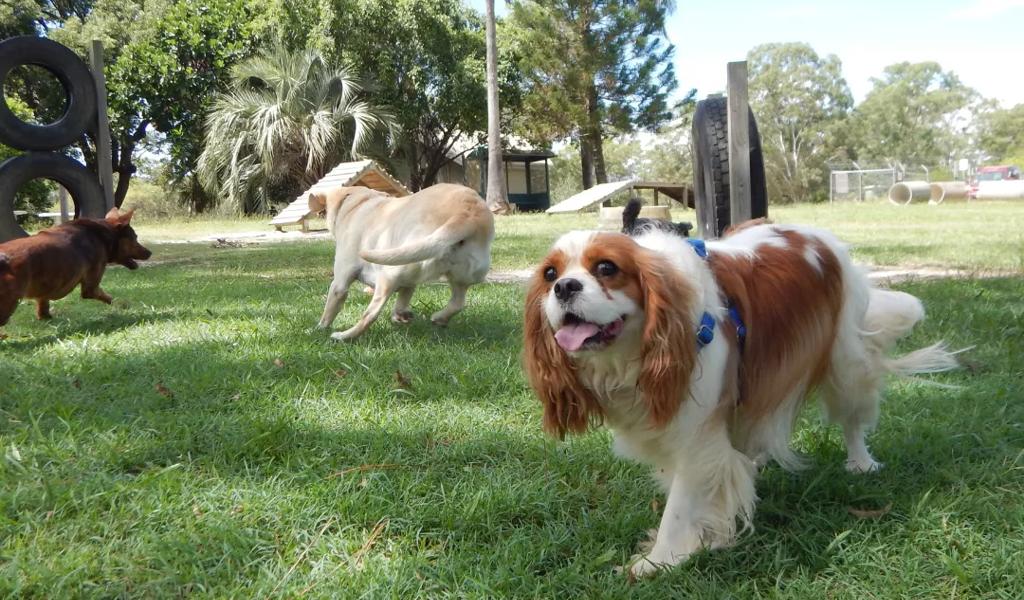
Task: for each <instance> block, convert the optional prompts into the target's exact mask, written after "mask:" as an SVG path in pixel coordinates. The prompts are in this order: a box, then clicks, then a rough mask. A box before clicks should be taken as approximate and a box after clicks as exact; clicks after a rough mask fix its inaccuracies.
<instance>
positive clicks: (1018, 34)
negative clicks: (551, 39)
mask: <svg viewBox="0 0 1024 600" xmlns="http://www.w3.org/2000/svg"><path fill="white" fill-rule="evenodd" d="M468 1H469V4H470V5H471V6H473V7H474V8H477V9H478V10H480V11H481V12H483V10H484V0H468ZM495 5H496V11H497V13H498V15H502V14H505V12H506V9H505V2H504V0H495ZM666 29H667V31H668V37H669V40H670V41H671V42H672V43H673V44H675V48H676V51H675V67H676V78H677V79H678V80H679V89H678V91H677V94H678V95H681V94H683V93H685V92H686V91H688V90H689V89H691V88H697V95H698V98H703V97H705V96H707V95H708V94H709V93H715V92H719V91H723V90H724V89H725V65H726V63H727V62H729V61H733V60H743V59H744V58H745V57H746V54H747V51H748V50H750V49H751V48H752V47H754V46H756V45H758V44H763V43H769V42H807V43H809V44H810V45H811V46H812V47H813V48H814V50H815V51H816V52H817V53H818V54H819V55H827V54H835V55H836V56H838V57H839V59H840V60H841V61H842V63H843V74H844V75H845V77H846V81H847V83H848V84H849V86H850V90H851V91H852V92H853V96H854V99H855V100H856V101H858V102H859V101H861V100H863V99H864V96H865V95H866V94H867V93H868V92H869V91H870V90H871V78H872V77H878V76H880V75H881V73H882V70H883V69H884V68H885V66H886V65H890V64H893V63H897V62H902V61H910V62H921V61H926V60H930V61H935V62H938V63H939V64H940V65H942V68H943V69H946V70H952V71H953V72H955V73H956V74H957V75H958V76H959V77H960V79H961V80H962V81H963V82H964V83H966V84H967V85H969V86H971V87H973V88H974V89H975V90H977V91H978V92H979V93H981V94H982V95H983V96H985V97H987V98H994V99H996V100H998V101H999V102H1000V103H1001V104H1002V105H1003V106H1004V107H1009V106H1013V105H1015V104H1019V103H1024V0H930V1H924V0H846V1H844V2H837V1H833V0H817V1H811V0H761V1H756V0H719V1H717V2H716V1H708V0H676V10H675V12H674V13H673V14H672V15H671V16H670V17H669V20H668V24H667V26H666ZM499 43H500V40H499Z"/></svg>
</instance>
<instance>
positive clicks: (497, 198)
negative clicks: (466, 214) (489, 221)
mask: <svg viewBox="0 0 1024 600" xmlns="http://www.w3.org/2000/svg"><path fill="white" fill-rule="evenodd" d="M486 2H487V14H486V15H485V18H486V19H487V206H488V207H490V209H491V211H492V212H495V213H498V214H505V213H507V212H509V210H510V207H509V205H508V195H507V194H506V190H505V177H504V175H505V169H504V166H505V163H504V161H503V160H502V151H501V104H500V103H499V99H498V40H497V37H498V36H497V31H496V29H497V23H496V22H495V18H494V0H486Z"/></svg>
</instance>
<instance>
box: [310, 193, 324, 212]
mask: <svg viewBox="0 0 1024 600" xmlns="http://www.w3.org/2000/svg"><path fill="white" fill-rule="evenodd" d="M325 210H327V196H324V195H323V194H318V193H316V192H310V193H309V212H311V213H314V214H320V213H322V212H324V211H325Z"/></svg>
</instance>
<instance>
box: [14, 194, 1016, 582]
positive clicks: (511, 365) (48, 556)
mask: <svg viewBox="0 0 1024 600" xmlns="http://www.w3.org/2000/svg"><path fill="white" fill-rule="evenodd" d="M913 208H916V207H913ZM790 210H791V211H792V212H790V211H787V210H779V211H778V214H777V216H778V217H780V220H782V219H781V218H782V217H786V218H788V217H789V216H790V215H791V214H792V215H796V214H798V212H799V211H804V214H803V215H802V216H808V215H809V216H810V217H811V218H812V219H813V217H814V213H815V211H817V210H819V209H809V208H799V209H790ZM821 210H824V209H823V208H822V209H821ZM843 210H847V209H843ZM849 210H851V211H852V209H849ZM1000 211H1002V213H1008V212H1009V207H1001V208H1000ZM821 218H822V219H824V218H825V217H821ZM587 219H592V217H586V216H585V217H582V218H580V217H558V218H551V219H547V218H545V217H539V218H538V217H514V218H511V219H502V220H500V221H499V223H500V226H499V227H500V236H499V239H498V241H497V243H496V245H495V263H496V265H498V266H500V267H502V268H525V267H528V266H529V265H530V264H532V263H533V262H534V261H535V260H536V259H537V257H538V256H539V255H540V253H542V252H543V251H544V249H545V247H546V245H547V244H548V243H549V242H550V239H553V238H554V237H555V236H556V235H557V233H559V232H560V231H562V230H564V229H568V228H570V227H575V226H586V225H587V223H586V221H587ZM999 220H1001V222H1000V223H999V225H998V226H999V227H1005V222H1006V221H1007V220H1009V217H1007V216H1006V215H1005V214H1003V215H1002V216H1001V217H1000V218H999ZM538 222H539V223H541V226H540V227H537V226H536V224H537V223H538ZM145 227H146V226H145V225H143V226H142V228H143V231H145ZM844 227H848V228H850V230H851V231H855V230H856V227H855V226H854V225H853V224H851V223H848V222H843V223H840V224H839V227H837V228H838V229H842V228H844ZM940 234H941V232H937V233H936V234H935V235H936V236H937V237H938V236H939V235H940ZM947 237H949V238H953V239H955V238H956V236H954V235H949V236H947ZM977 240H978V241H979V242H984V241H985V240H984V239H982V236H977ZM884 243H886V244H888V243H890V242H884ZM964 245H965V246H967V245H969V244H966V243H965V244H964ZM155 249H156V254H155V256H154V260H157V261H159V262H158V263H157V264H154V265H152V266H147V267H146V268H143V269H141V270H139V271H136V272H128V271H127V270H125V269H121V268H115V269H111V271H110V272H109V273H108V275H107V277H106V280H105V285H104V287H105V289H107V291H108V292H110V293H111V294H112V295H113V296H114V297H115V298H116V301H115V304H114V306H112V307H108V306H104V305H101V304H99V303H95V302H84V301H80V300H77V299H68V300H64V301H61V302H57V303H55V305H54V313H55V315H56V318H55V319H54V320H53V321H51V322H47V323H40V322H36V321H34V320H33V319H32V311H31V308H30V306H28V305H24V306H22V307H21V309H19V312H18V313H17V314H16V315H15V317H14V319H13V321H12V323H11V324H10V325H8V326H7V327H6V328H5V333H6V334H7V336H8V337H7V339H5V340H2V341H0V361H2V362H0V447H2V449H3V452H4V458H3V459H2V460H0V595H4V596H9V597H45V598H56V597H81V596H89V597H112V596H143V597H166V596H180V595H187V594H194V595H199V596H208V597H274V596H276V597H297V596H300V595H303V596H307V597H346V598H349V597H351V598H354V597H371V598H377V597H395V598H407V597H413V596H420V597H460V598H461V597H475V598H496V597H527V598H562V597H607V598H621V597H627V596H629V597H639V598H664V597H707V598H717V597H737V598H755V597H786V598H823V597H828V598H858V599H859V598H870V597H885V598H940V597H941V598H949V597H962V598H1020V597H1024V536H1022V535H1021V527H1022V523H1024V506H1022V504H1021V502H1020V499H1021V498H1022V497H1024V454H1022V449H1024V402H1022V398H1021V383H1022V379H1024V376H1022V374H1021V369H1020V365H1021V364H1022V358H1024V357H1022V350H1024V332H1022V329H1021V324H1020V323H1021V322H1022V318H1024V301H1022V300H1021V297H1022V295H1024V278H1020V277H1011V278H999V279H980V280H943V281H933V282H917V283H912V284H905V285H902V286H900V288H901V289H904V290H906V291H909V292H912V293H914V294H917V295H919V296H921V297H922V298H923V299H924V301H925V303H926V305H927V306H928V308H929V311H930V318H929V319H928V320H926V321H925V322H924V323H923V325H922V327H920V328H919V330H918V331H916V332H915V334H914V335H913V336H912V338H911V339H909V340H907V342H906V344H905V348H906V349H910V348H913V347H917V346H920V345H923V344H927V343H931V342H933V341H935V340H938V339H940V338H945V339H948V340H949V341H951V342H952V343H953V344H954V345H955V346H966V345H977V348H976V349H975V350H973V351H972V352H971V353H970V360H971V364H972V368H971V369H967V370H964V371H962V372H958V373H954V374H947V375H943V376H939V377H936V379H937V380H939V381H941V382H944V383H950V384H955V385H959V386H961V387H959V388H958V389H953V390H950V389H942V388H937V387H934V386H927V385H923V384H921V383H917V382H896V383H894V384H893V385H892V386H891V388H890V391H889V393H888V398H887V402H886V405H885V407H884V410H883V418H882V422H881V425H880V429H879V431H878V433H877V434H875V435H874V436H873V437H872V445H873V449H874V450H875V453H876V455H877V457H878V458H879V459H880V460H882V461H884V462H885V463H886V468H885V469H884V470H883V471H882V472H881V473H879V474H877V475H871V476H861V477H858V476H852V475H848V474H847V473H846V472H845V471H844V470H843V469H842V459H843V457H844V451H843V449H842V443H841V440H840V436H839V434H838V432H837V431H836V430H835V429H832V428H826V427H824V426H822V425H821V424H820V423H819V421H818V419H817V412H816V410H813V409H812V410H810V411H808V413H807V414H806V415H805V416H804V417H803V418H802V419H801V426H800V428H799V431H798V433H797V435H796V437H795V440H794V444H795V445H796V447H797V448H799V449H800V450H801V451H803V452H805V453H806V454H807V455H808V457H809V460H810V463H811V467H810V468H809V469H808V470H807V471H805V472H801V473H798V474H789V473H785V472H783V471H780V470H779V469H777V468H775V467H772V468H769V469H768V470H767V471H766V472H765V473H764V474H763V476H762V477H761V478H760V480H759V482H758V494H759V496H760V497H761V501H760V504H759V507H758V512H757V515H756V518H755V528H756V529H755V531H754V532H753V533H751V534H749V535H746V536H744V537H742V538H741V539H740V541H739V542H738V544H737V545H736V546H735V547H734V548H731V549H728V550H723V551H716V552H712V553H706V554H702V555H699V556H698V557H696V558H695V559H694V560H692V561H691V562H689V563H687V564H686V565H684V566H682V567H680V568H678V569H675V570H673V571H671V572H668V573H665V574H663V575H661V576H659V577H657V578H655V579H653V580H650V581H643V582H640V583H638V584H635V585H632V586H631V585H630V584H629V583H628V582H627V581H626V580H625V579H624V578H622V577H621V576H617V575H615V574H614V573H613V572H612V567H613V566H615V565H618V564H621V563H623V562H624V561H625V560H627V559H628V557H629V556H630V554H631V553H632V552H634V551H635V550H636V547H637V543H638V542H639V541H640V540H641V539H642V538H643V531H644V530H645V529H647V528H650V527H655V526H656V525H657V520H658V514H657V513H656V512H655V511H654V510H653V508H652V501H654V500H658V502H661V501H662V500H663V499H662V498H661V496H660V494H659V493H658V492H657V490H656V488H655V486H654V484H653V483H652V482H651V481H650V479H649V478H648V476H647V474H646V471H645V469H644V468H642V467H640V466H637V465H633V464H631V463H628V462H625V461H622V460H619V459H617V458H615V457H614V456H613V455H612V453H611V451H610V448H609V436H608V434H607V433H606V432H596V433H591V434H588V435H586V436H582V437H578V438H575V439H572V440H570V441H568V442H567V443H564V444H559V443H555V442H553V441H551V440H549V439H547V438H545V437H544V436H543V435H542V433H541V431H540V419H539V412H540V411H539V406H538V404H537V403H536V401H535V400H534V398H533V396H532V394H531V392H530V390H529V389H528V388H527V386H526V383H525V381H524V379H523V376H522V373H521V371H520V369H519V352H520V348H521V343H520V323H521V310H522V307H521V305H522V290H521V288H520V286H518V285H495V284H491V285H481V286H477V287H475V288H473V290H471V292H470V305H469V307H468V308H467V309H466V311H465V312H464V313H462V314H461V315H459V316H458V317H456V318H455V319H454V320H453V322H452V324H451V326H450V327H449V328H447V329H436V328H434V327H432V326H430V325H429V323H427V322H426V319H424V318H422V316H421V317H420V318H419V319H417V321H416V322H414V323H413V324H412V325H410V326H407V327H401V326H397V325H392V324H391V323H390V322H388V321H386V320H382V321H381V322H379V323H377V324H376V325H375V326H374V327H372V328H371V329H370V331H369V332H368V333H367V334H366V335H365V336H364V337H363V338H361V339H360V340H358V341H357V342H355V343H351V344H336V343H333V342H331V341H329V339H328V338H327V336H326V334H324V333H321V332H315V331H313V330H311V325H312V324H313V323H315V322H316V320H317V318H318V317H319V313H320V310H321V309H322V298H323V294H324V292H325V290H326V286H327V282H328V279H329V276H330V263H331V254H332V251H333V249H332V248H331V245H330V244H329V243H327V242H323V241H321V242H317V243H300V244H276V245H266V246H249V247H242V248H211V247H210V246H209V245H208V244H192V245H183V244H167V245H157V246H155ZM894 252H898V249H897V250H894ZM989 254H990V253H989V252H988V251H987V250H985V251H984V252H982V253H979V254H978V255H976V257H975V258H974V259H972V260H982V257H983V256H989ZM894 256H895V257H896V259H897V260H896V261H894V262H901V261H900V260H899V258H900V257H899V255H898V254H894ZM985 260H987V259H985ZM446 292H447V290H446V288H445V287H443V286H439V285H435V286H426V287H424V288H421V290H420V291H418V292H417V295H416V298H415V300H414V306H413V308H414V310H415V311H416V312H417V314H418V315H424V314H429V313H430V312H432V311H434V310H437V309H438V308H440V307H441V306H443V305H444V303H445V302H446V299H447V296H446ZM366 302H367V297H366V296H365V295H364V294H362V293H361V292H359V291H358V290H357V289H355V288H354V290H353V293H352V294H351V296H350V300H349V304H348V306H346V308H345V310H344V311H343V312H342V314H341V315H340V316H339V319H338V322H337V323H336V325H337V326H342V325H346V324H350V323H352V322H353V321H354V320H355V318H356V317H357V316H358V314H359V313H360V311H361V310H362V308H363V307H364V306H365V305H366ZM890 504H891V510H890V511H889V512H888V513H887V514H885V515H884V516H882V517H881V518H878V519H858V518H857V517H855V516H853V515H851V514H850V513H849V512H848V509H849V508H858V509H877V508H880V507H886V506H888V505H890Z"/></svg>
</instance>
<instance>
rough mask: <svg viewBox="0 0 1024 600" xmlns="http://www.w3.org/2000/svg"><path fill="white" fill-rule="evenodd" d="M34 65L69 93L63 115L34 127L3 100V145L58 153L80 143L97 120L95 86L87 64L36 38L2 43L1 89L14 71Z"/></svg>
mask: <svg viewBox="0 0 1024 600" xmlns="http://www.w3.org/2000/svg"><path fill="white" fill-rule="evenodd" d="M20 65H35V66H38V67H42V68H44V69H46V70H47V71H50V72H51V73H53V75H54V77H56V78H57V79H58V80H59V81H60V83H61V85H62V86H64V92H65V94H67V102H66V108H65V111H64V114H63V115H62V116H61V118H59V119H57V120H56V121H54V122H53V123H48V124H46V125H32V124H30V123H26V122H24V121H22V120H21V119H19V118H18V117H16V116H15V115H14V113H12V112H11V109H10V108H8V106H7V103H6V102H3V101H0V143H3V144H6V145H8V146H11V147H13V148H17V149H18V150H57V149H59V148H63V147H64V146H69V145H71V144H73V143H74V142H75V141H77V140H78V139H79V138H80V137H81V136H82V134H84V133H85V132H86V131H88V130H90V129H91V128H92V125H93V123H94V122H95V120H96V83H95V82H94V81H93V78H92V73H91V72H90V71H89V68H88V67H86V66H85V63H84V62H83V61H82V59H81V58H79V57H78V55H76V54H75V53H74V52H72V51H71V50H68V49H67V48H65V47H64V46H62V45H60V44H58V43H57V42H54V41H52V40H48V39H46V38H39V37H33V36H27V35H23V36H19V37H13V38H10V39H6V40H4V41H2V42H0V89H4V87H5V86H6V83H7V76H8V75H10V72H11V69H13V68H15V67H17V66H20Z"/></svg>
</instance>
